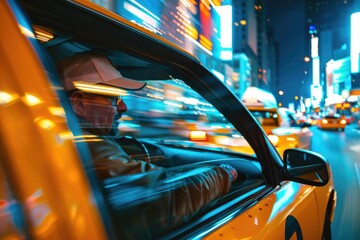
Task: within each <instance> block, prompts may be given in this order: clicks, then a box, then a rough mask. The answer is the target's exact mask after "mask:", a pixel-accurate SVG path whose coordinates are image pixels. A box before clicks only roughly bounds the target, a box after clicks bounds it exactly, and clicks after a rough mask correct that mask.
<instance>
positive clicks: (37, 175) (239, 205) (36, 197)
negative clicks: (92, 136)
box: [0, 0, 335, 239]
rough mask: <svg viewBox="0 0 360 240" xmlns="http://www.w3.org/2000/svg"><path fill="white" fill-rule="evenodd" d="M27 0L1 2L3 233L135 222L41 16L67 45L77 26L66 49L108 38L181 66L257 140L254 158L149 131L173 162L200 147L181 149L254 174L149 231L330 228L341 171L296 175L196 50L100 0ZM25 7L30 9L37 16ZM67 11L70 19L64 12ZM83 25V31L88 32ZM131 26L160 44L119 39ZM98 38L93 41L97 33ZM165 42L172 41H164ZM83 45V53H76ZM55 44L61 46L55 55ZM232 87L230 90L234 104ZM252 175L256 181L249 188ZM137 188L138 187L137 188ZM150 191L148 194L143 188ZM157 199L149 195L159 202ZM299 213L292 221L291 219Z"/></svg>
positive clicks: (250, 234)
mask: <svg viewBox="0 0 360 240" xmlns="http://www.w3.org/2000/svg"><path fill="white" fill-rule="evenodd" d="M20 2H21V5H18V3H17V2H15V1H12V0H9V1H3V2H2V3H1V4H0V15H1V16H2V21H1V23H0V24H1V27H0V35H1V36H2V37H1V41H0V52H1V54H0V62H1V63H2V68H1V69H0V76H1V77H2V81H1V82H0V123H1V125H0V128H1V131H0V144H1V148H2V151H1V153H0V157H1V158H0V183H1V185H0V221H1V222H2V223H5V225H4V224H1V225H0V238H4V239H6V238H32V239H118V238H121V237H122V236H118V235H117V232H116V228H117V229H121V228H122V227H123V226H122V225H120V226H119V223H118V222H116V221H115V220H114V218H112V217H110V214H109V212H110V213H111V214H113V212H116V207H118V206H119V205H120V206H121V204H120V203H117V202H116V204H118V205H116V204H115V206H116V207H114V206H112V205H111V204H110V203H109V202H111V201H114V199H115V200H116V198H109V199H107V195H104V192H106V190H107V189H106V187H108V188H111V187H113V186H114V185H115V184H113V183H112V182H110V183H109V184H107V185H106V184H105V187H104V183H103V182H102V183H101V184H100V183H99V181H97V178H96V177H95V175H94V171H93V170H94V169H92V168H91V167H92V165H91V163H90V162H91V156H90V152H89V149H88V148H87V145H86V140H87V139H86V136H84V135H83V134H82V132H80V131H79V128H78V122H77V120H75V117H74V115H72V114H73V113H71V111H68V110H69V109H70V106H69V102H67V101H66V97H65V93H64V91H63V89H62V86H61V85H59V81H58V76H57V73H56V70H55V67H54V66H55V62H56V60H58V59H57V57H58V56H57V55H56V53H58V52H56V50H53V49H52V47H53V46H51V45H50V44H46V43H45V44H43V45H41V44H40V42H39V41H38V40H37V39H36V38H35V33H34V31H33V29H32V27H33V26H31V25H30V22H29V19H31V20H33V21H34V22H35V23H36V24H44V23H45V26H43V27H44V29H51V28H54V29H56V30H59V32H61V31H64V32H65V33H66V34H64V35H63V36H62V37H63V38H62V39H60V40H59V41H58V42H57V41H55V43H54V45H56V44H57V43H58V44H59V45H61V41H64V42H65V43H66V40H68V39H71V37H70V38H67V37H68V36H71V35H72V34H74V43H75V44H73V45H71V44H69V45H66V44H65V47H64V48H60V50H62V51H59V52H61V53H62V54H65V55H66V54H68V55H71V54H74V52H76V51H78V50H79V49H80V50H81V49H87V47H88V46H91V45H92V44H94V45H97V44H98V46H101V47H104V48H113V49H110V50H109V51H110V53H111V54H112V56H113V57H114V56H115V57H118V58H119V59H120V58H121V57H122V56H123V55H122V52H121V53H120V54H119V51H120V50H121V51H124V52H126V54H130V53H131V54H133V55H134V56H136V57H138V59H136V61H135V60H134V61H135V62H136V63H137V62H141V60H143V59H148V60H149V59H150V60H153V61H154V62H155V63H161V64H165V65H166V66H167V67H169V66H170V67H169V68H174V69H176V70H178V69H180V70H179V71H178V72H177V73H179V72H180V73H181V74H178V75H177V76H178V77H179V76H181V77H184V78H185V79H188V83H191V82H192V81H194V83H192V84H193V85H192V87H193V88H194V89H195V90H197V91H199V92H201V93H203V95H209V101H210V102H212V103H213V104H214V105H215V106H216V107H217V108H219V109H221V110H222V113H224V116H225V117H226V118H227V119H229V120H230V121H231V122H232V123H234V127H235V128H236V129H238V130H239V132H241V133H242V139H240V140H238V141H239V142H241V144H243V140H246V141H247V145H246V147H248V148H249V149H251V151H250V152H249V153H251V156H249V155H243V154H237V155H233V154H228V153H224V152H223V151H218V152H214V151H206V150H201V149H200V150H199V149H195V150H194V149H192V148H191V147H188V146H185V147H184V146H181V147H180V148H179V149H178V148H176V147H175V146H173V145H170V147H169V145H166V144H164V143H163V142H160V143H157V144H153V142H151V141H150V140H149V141H148V142H151V144H149V145H148V146H152V147H154V146H156V147H158V148H157V150H158V151H157V152H159V151H160V150H161V151H164V152H166V151H167V152H169V153H170V154H168V156H166V157H167V158H166V160H168V159H172V158H175V157H178V155H179V156H181V154H184V152H188V155H184V156H181V157H180V160H181V161H184V162H186V161H189V158H194V159H195V160H193V162H192V163H191V164H192V165H195V166H196V165H198V163H197V162H196V159H202V160H203V159H205V160H204V162H206V163H208V164H211V163H213V162H216V163H218V162H223V161H224V162H230V163H232V164H234V166H237V165H239V166H241V167H239V169H238V171H239V173H240V174H242V175H243V177H244V178H243V179H242V182H240V181H239V182H236V183H235V186H233V187H232V191H231V193H230V194H229V195H227V196H225V197H224V198H222V199H220V200H219V201H218V202H214V203H213V205H211V204H210V206H207V207H209V209H210V210H209V211H207V212H205V213H204V214H203V215H198V216H197V218H195V219H194V220H190V221H189V222H186V223H184V225H181V226H177V227H176V228H171V229H170V230H169V231H167V232H165V233H164V234H163V235H153V236H151V235H150V236H149V235H146V234H145V235H144V236H142V237H143V238H141V239H146V238H148V239H150V238H151V237H154V236H155V238H163V239H169V238H171V237H172V238H177V239H188V238H197V237H196V236H198V238H205V239H220V238H222V239H228V238H234V239H236V238H260V239H262V238H268V237H271V238H279V239H283V238H284V237H285V238H286V237H287V236H289V237H291V236H293V234H295V233H296V234H300V232H301V234H302V236H303V237H304V238H305V239H306V238H309V239H313V238H315V239H319V238H320V237H321V235H322V231H323V224H324V221H325V215H326V213H327V212H330V213H331V214H332V213H333V209H330V210H329V209H328V204H332V203H333V201H334V198H333V197H332V196H333V195H334V191H335V190H334V188H333V182H332V176H331V172H329V176H328V178H329V179H328V181H327V182H326V183H324V184H323V185H322V186H321V187H320V186H317V187H314V186H312V185H311V184H309V185H305V184H302V183H298V182H295V181H289V180H288V179H287V177H285V175H284V172H286V171H287V169H285V168H284V164H283V160H282V159H281V156H279V154H278V153H277V152H276V150H275V148H274V147H273V146H272V145H271V143H270V141H269V140H268V138H267V137H266V135H265V134H264V130H263V129H262V128H261V127H260V126H259V124H257V123H256V122H255V120H254V119H253V117H252V116H251V115H250V113H249V112H248V110H247V109H246V108H245V107H244V106H243V105H242V104H241V103H240V102H239V101H238V98H237V97H236V96H235V95H233V94H232V93H231V92H230V91H229V90H228V88H227V87H226V86H224V84H223V83H222V82H221V81H219V80H218V79H216V78H215V77H214V76H213V75H211V74H210V71H208V70H207V69H205V68H204V67H203V66H201V64H200V63H199V62H198V60H197V59H196V58H195V57H193V56H191V55H188V54H187V53H184V52H182V50H181V49H179V47H177V46H175V45H174V44H171V43H169V42H167V41H164V40H163V39H162V38H160V37H158V36H156V35H155V34H154V33H151V32H150V31H146V30H143V29H142V28H140V27H138V26H137V25H135V24H132V23H130V22H129V21H125V20H124V19H122V18H121V17H119V16H117V15H116V14H114V13H112V12H111V11H108V10H106V9H104V8H102V7H99V6H98V5H96V4H94V3H91V2H89V1H82V0H78V1H74V2H73V1H49V2H43V1H40V0H39V1H37V0H35V1H20ZM20 6H22V7H23V8H21V7H20ZM67 10H70V11H67ZM23 11H24V12H25V13H27V15H26V16H25V15H23ZM64 13H67V14H69V18H71V17H78V18H79V19H80V20H82V21H76V22H74V21H73V20H69V19H63V18H64ZM84 16H86V17H84ZM104 16H106V18H105V20H104ZM27 17H29V19H28V18H27ZM59 19H63V20H64V21H63V22H61V21H58V20H59ZM85 19H86V20H89V19H92V20H94V22H95V23H98V26H95V25H93V26H90V27H89V26H88V22H87V21H85ZM72 21H73V22H74V25H71V26H70V25H66V22H68V23H69V22H70V23H71V22H72ZM85 23H86V24H85ZM81 24H83V25H81ZM81 27H83V28H81ZM80 29H81V30H82V31H79V30H80ZM99 29H101V30H99ZM103 29H106V30H103ZM119 29H121V31H124V32H125V33H128V35H127V36H131V37H133V38H134V39H138V38H139V39H140V40H136V43H149V45H147V44H142V45H141V44H140V45H139V44H136V43H133V42H132V41H130V42H129V40H127V39H125V40H123V39H120V38H119V39H118V38H117V37H119V36H121V34H120V32H121V31H120V30H119ZM129 29H130V30H129ZM112 30H113V31H112ZM92 31H94V32H92ZM127 31H129V32H127ZM54 32H56V31H54ZM56 33H57V34H59V33H58V32H56ZM121 33H123V32H121ZM64 36H65V37H64ZM88 36H91V38H90V39H88V38H87V37H88ZM134 36H135V37H136V38H135V37H134ZM102 38H104V39H102ZM79 39H80V40H81V41H80V40H79ZM151 39H152V40H151ZM70 41H72V39H71V40H70ZM83 41H85V42H86V44H84V43H83ZM82 44H83V45H82ZM165 44H167V45H169V46H170V47H161V46H162V45H164V46H165ZM47 47H48V48H49V49H50V50H48V49H47ZM67 47H68V48H67ZM72 47H74V48H75V50H73V51H72V50H71V49H72ZM76 47H78V48H76ZM152 47H155V48H156V49H157V50H158V49H160V50H163V51H155V52H156V53H154V54H153V55H152V54H151V52H152V51H153V48H152ZM45 49H47V50H45ZM69 49H70V50H69ZM141 50H143V51H141ZM51 51H54V52H55V53H54V52H51ZM63 51H65V52H63ZM66 51H68V52H66ZM50 53H51V54H53V55H52V56H51V57H50V55H51V54H50ZM61 57H63V56H61ZM162 57H163V58H164V59H162ZM59 58H60V57H59ZM178 61H179V62H178ZM154 66H155V65H154ZM137 71H138V72H140V71H139V70H137ZM149 72H151V70H149ZM136 74H137V73H134V75H133V76H135V75H136ZM202 78H204V79H206V80H203V79H202ZM189 79H190V80H189ZM195 80H196V81H195ZM208 82H210V83H208ZM206 89H209V90H208V91H207V90H206ZM214 89H216V90H217V91H215V90H214ZM224 96H226V97H227V98H226V101H225V100H224ZM234 111H235V112H236V114H234ZM131 126H132V127H134V126H135V125H131ZM136 128H138V125H136ZM139 132H141V131H139ZM220 133H221V134H223V133H224V132H223V131H220ZM227 141H228V140H227ZM144 142H145V141H144ZM226 144H227V143H226V141H222V142H221V141H220V142H217V145H218V146H222V145H224V146H226ZM241 144H240V143H239V144H238V145H241ZM244 145H245V144H244ZM234 150H236V149H234ZM240 152H241V151H240ZM156 154H158V153H156ZM190 156H191V157H190ZM207 156H209V157H208V159H207ZM309 156H312V155H311V154H310V153H309ZM153 157H157V156H155V155H154V156H153ZM175 160H176V159H175ZM191 164H190V165H191ZM325 165H326V166H328V163H327V162H326V161H323V166H325ZM124 179H125V178H123V179H122V180H124ZM111 180H112V179H111ZM115 180H116V179H115ZM243 183H246V184H245V185H244V186H243V185H241V184H243ZM236 184H237V185H236ZM314 184H315V183H314ZM100 186H102V187H104V188H105V190H104V188H102V187H100ZM253 186H255V187H253ZM111 190H114V189H111ZM129 190H133V189H132V188H131V187H129ZM130 193H133V192H131V191H129V192H125V195H121V194H120V195H119V196H120V197H119V199H118V200H119V201H120V200H121V201H123V200H124V201H125V200H126V198H125V196H129V194H130ZM145 193H147V191H143V192H142V194H145ZM130 195H131V194H130ZM140 195H141V194H140ZM150 196H151V197H153V196H152V195H150ZM135 197H136V196H135ZM151 197H149V198H148V201H151ZM121 201H120V202H121ZM145 204H148V202H145ZM150 204H152V202H150ZM129 205H131V204H129ZM333 205H335V204H332V206H333ZM121 207H124V209H126V210H129V209H130V210H129V211H133V210H134V209H131V207H129V208H126V207H127V206H121ZM120 209H121V208H120ZM111 211H113V212H111ZM121 213H122V212H121V211H120V216H121V217H123V215H121ZM115 214H119V213H118V212H116V213H115ZM111 216H113V215H111ZM116 216H118V215H116ZM129 216H130V218H131V219H125V220H124V219H122V220H124V221H125V222H126V220H129V222H131V221H135V222H136V221H137V220H138V216H137V215H136V214H134V215H131V214H130V215H129ZM203 219H206V221H203ZM130 220H131V221H130ZM154 220H155V219H154ZM287 220H288V221H292V222H290V225H289V223H287ZM294 222H295V223H298V225H296V226H298V228H295V229H294V228H293V227H291V226H293V223H294ZM289 226H290V227H289ZM130 227H133V226H130ZM299 228H300V230H299ZM114 229H115V230H114ZM144 229H145V230H146V228H144ZM299 231H300V232H299ZM140 232H141V230H140V229H139V228H136V229H135V230H134V231H133V234H134V235H133V236H137V234H139V233H140ZM298 236H299V235H298ZM139 239H140V237H139Z"/></svg>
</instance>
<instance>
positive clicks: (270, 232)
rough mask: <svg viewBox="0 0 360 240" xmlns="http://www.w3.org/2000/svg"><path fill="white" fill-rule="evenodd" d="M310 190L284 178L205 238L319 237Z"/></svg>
mask: <svg viewBox="0 0 360 240" xmlns="http://www.w3.org/2000/svg"><path fill="white" fill-rule="evenodd" d="M313 190H314V187H310V186H306V185H303V184H298V183H294V182H284V183H283V185H282V186H281V187H277V188H276V189H275V190H274V191H273V192H271V193H270V194H268V195H267V196H265V197H263V198H262V199H261V200H260V201H258V202H257V203H256V204H254V205H252V206H251V207H250V208H248V209H247V210H245V211H243V212H242V213H241V214H239V215H238V216H235V217H234V218H232V220H230V221H229V222H227V223H225V224H224V225H223V226H222V227H220V228H218V229H217V230H215V231H213V232H211V233H210V234H209V235H207V236H206V237H205V238H204V239H207V240H209V239H224V240H225V239H286V240H288V239H321V231H319V230H318V229H322V224H320V223H319V217H318V208H317V204H316V199H315V194H314V191H313Z"/></svg>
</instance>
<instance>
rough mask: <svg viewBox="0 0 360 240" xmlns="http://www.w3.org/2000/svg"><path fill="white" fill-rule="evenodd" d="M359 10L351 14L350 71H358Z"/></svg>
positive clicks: (359, 42) (359, 53)
mask: <svg viewBox="0 0 360 240" xmlns="http://www.w3.org/2000/svg"><path fill="white" fill-rule="evenodd" d="M359 28H360V12H357V13H353V14H351V33H350V34H351V40H350V41H351V43H350V52H351V53H350V56H351V73H358V72H360V32H359Z"/></svg>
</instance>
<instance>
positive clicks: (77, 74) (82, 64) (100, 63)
mask: <svg viewBox="0 0 360 240" xmlns="http://www.w3.org/2000/svg"><path fill="white" fill-rule="evenodd" d="M58 71H59V74H60V76H61V81H62V82H63V85H64V88H65V90H66V91H69V90H74V89H76V84H75V85H74V83H76V82H81V83H87V84H105V85H107V86H112V87H116V88H122V89H125V90H140V89H142V88H143V87H144V86H145V85H146V83H144V82H141V81H136V80H133V79H129V78H126V77H123V76H122V75H121V73H120V72H119V71H118V70H116V68H115V67H114V66H113V65H112V64H111V62H110V60H109V59H108V58H107V57H106V56H103V55H98V54H89V53H86V54H77V55H74V56H73V57H71V58H70V59H66V60H65V61H62V62H60V64H59V65H58Z"/></svg>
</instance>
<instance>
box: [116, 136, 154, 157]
mask: <svg viewBox="0 0 360 240" xmlns="http://www.w3.org/2000/svg"><path fill="white" fill-rule="evenodd" d="M115 140H116V142H117V143H118V144H119V145H120V147H121V148H122V149H123V150H124V151H125V152H126V153H127V154H128V155H129V157H130V159H133V160H142V161H145V162H150V154H149V151H148V150H147V148H146V146H145V145H144V144H143V143H141V142H139V141H138V140H136V139H135V138H133V137H130V136H124V137H119V138H116V139H115Z"/></svg>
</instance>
